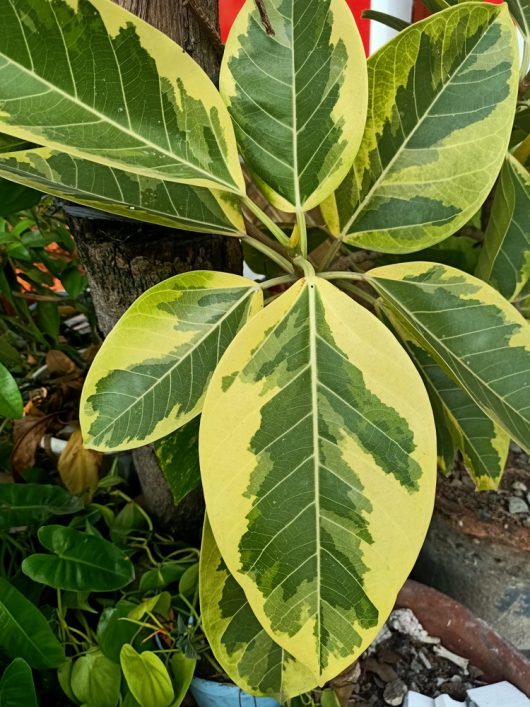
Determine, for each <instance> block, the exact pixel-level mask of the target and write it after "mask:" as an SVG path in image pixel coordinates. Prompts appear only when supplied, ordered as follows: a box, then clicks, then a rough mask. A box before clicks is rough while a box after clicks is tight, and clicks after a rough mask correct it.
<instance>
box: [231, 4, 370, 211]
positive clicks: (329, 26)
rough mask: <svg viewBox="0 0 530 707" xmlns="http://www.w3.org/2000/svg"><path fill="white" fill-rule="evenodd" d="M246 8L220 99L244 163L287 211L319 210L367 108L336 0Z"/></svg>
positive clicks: (344, 15) (360, 60)
mask: <svg viewBox="0 0 530 707" xmlns="http://www.w3.org/2000/svg"><path fill="white" fill-rule="evenodd" d="M264 7H265V10H266V12H267V15H268V17H269V20H270V24H271V28H272V31H271V30H270V29H269V31H267V27H266V26H265V25H264V23H263V22H262V20H261V18H260V12H259V9H258V7H257V3H256V2H255V1H254V0H247V2H246V4H245V5H244V6H243V9H242V10H241V12H240V14H239V16H238V18H237V20H236V22H235V24H234V26H233V28H232V31H231V33H230V37H229V40H228V43H227V45H226V50H225V56H224V61H223V66H222V70H221V77H220V84H221V94H222V96H223V98H224V100H225V102H226V104H227V106H228V109H229V111H230V114H231V116H232V119H233V120H234V123H235V126H236V136H237V139H238V143H239V146H240V148H241V152H242V153H243V156H244V158H245V161H246V163H247V164H248V166H249V168H250V169H251V170H252V172H253V173H254V174H256V175H257V177H258V179H257V181H258V183H259V184H260V186H261V187H262V188H263V191H264V193H265V194H266V195H267V197H268V198H269V200H270V201H271V202H272V203H273V204H274V205H275V206H277V207H279V208H281V209H283V210H285V211H301V210H308V209H311V208H313V207H314V206H317V205H318V204H319V203H320V202H321V201H322V200H323V199H324V198H325V197H326V196H328V195H329V194H330V193H331V192H332V191H333V190H334V189H335V188H336V187H337V186H338V185H339V184H340V183H341V181H342V179H343V178H344V177H345V176H346V173H347V171H348V170H349V169H350V167H351V165H352V162H353V158H354V156H355V154H356V152H357V149H358V147H359V144H360V141H361V137H362V133H363V128H364V122H365V119H366V106H367V79H366V60H365V58H364V50H363V47H362V44H361V40H360V37H359V33H358V31H357V28H356V26H355V23H354V21H353V17H352V15H351V12H350V11H349V9H348V7H347V5H346V3H345V2H344V0H264Z"/></svg>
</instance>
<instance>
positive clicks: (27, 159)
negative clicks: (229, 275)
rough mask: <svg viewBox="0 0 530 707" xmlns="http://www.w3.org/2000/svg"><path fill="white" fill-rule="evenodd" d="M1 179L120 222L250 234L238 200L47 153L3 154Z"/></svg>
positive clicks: (20, 151) (39, 149)
mask: <svg viewBox="0 0 530 707" xmlns="http://www.w3.org/2000/svg"><path fill="white" fill-rule="evenodd" d="M0 176H2V177H6V178H7V179H11V180H13V181H15V182H18V183H19V184H24V185H25V186H29V187H33V188H34V189H40V190H42V191H46V192H47V193H48V194H53V196H58V197H59V198H62V199H68V200H69V201H75V202H77V203H79V204H84V205H86V206H91V207H92V208H95V209H100V210H101V211H108V212H110V213H113V214H118V215H119V216H126V217H128V218H134V219H139V220H140V221H149V222H150V223H156V224H160V225H161V226H169V227H173V228H182V229H185V230H188V231H198V232H204V233H220V234H222V235H237V234H238V233H241V232H242V231H244V224H243V218H242V216H241V210H240V208H239V206H238V203H237V201H236V197H234V196H233V195H232V194H227V193H226V192H221V191H215V190H209V189H206V188H204V187H196V186H193V185H191V184H177V183H176V182H171V181H167V180H161V179H153V178H152V177H145V176H142V175H140V174H133V173H128V172H125V171H123V170H121V169H116V168H115V167H109V166H108V165H106V164H99V163H97V162H92V161H90V160H85V159H81V158H80V157H74V156H72V155H68V154H66V153H65V152H59V151H58V150H50V149H49V148H46V147H37V148H34V149H29V150H27V149H17V150H16V151H13V152H1V151H0Z"/></svg>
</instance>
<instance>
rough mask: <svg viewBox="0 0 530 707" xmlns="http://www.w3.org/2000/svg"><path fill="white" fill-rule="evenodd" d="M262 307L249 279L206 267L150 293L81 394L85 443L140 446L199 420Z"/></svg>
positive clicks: (112, 339) (114, 337)
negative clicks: (215, 375)
mask: <svg viewBox="0 0 530 707" xmlns="http://www.w3.org/2000/svg"><path fill="white" fill-rule="evenodd" d="M262 304H263V296H262V293H261V290H260V288H259V287H257V286H256V284H255V283H254V282H252V281H251V280H248V279H246V278H243V277H240V276H239V275H229V274H225V273H216V272H208V271H197V272H191V273H185V274H183V275H177V276H176V277H173V278H170V279H169V280H166V281H165V282H162V283H160V284H159V285H155V287H152V288H151V289H150V290H148V291H147V292H145V293H144V294H143V295H142V296H141V297H140V298H139V299H137V300H136V302H135V303H134V304H133V305H132V306H131V307H130V308H129V309H128V310H127V312H126V313H125V314H124V315H123V317H122V318H121V319H120V321H119V322H118V324H117V325H116V326H115V328H114V329H113V330H112V332H111V333H110V335H109V336H108V337H107V339H106V340H105V342H104V344H103V346H102V348H101V349H100V351H99V353H98V355H97V356H96V358H95V360H94V362H93V364H92V366H91V368H90V371H89V373H88V377H87V380H86V382H85V386H84V388H83V394H82V398H81V428H82V431H83V437H84V440H85V446H87V447H89V448H92V449H99V450H101V451H105V450H111V449H112V450H119V449H131V448H134V447H139V446H141V445H142V444H148V443H150V442H154V441H156V440H157V439H160V438H161V437H164V436H165V435H167V434H169V433H170V432H173V430H175V429H177V428H178V427H181V426H182V425H184V424H185V423H186V422H188V421H189V420H192V419H193V418H194V417H196V416H197V415H198V414H199V412H200V411H201V407H202V401H203V397H204V392H205V390H206V386H207V385H208V381H209V380H210V376H211V375H212V372H213V370H214V369H215V367H216V365H217V362H218V361H219V359H220V358H221V356H222V354H223V352H224V351H225V349H226V347H227V346H228V344H229V343H230V342H231V341H232V339H233V338H234V336H235V334H236V333H237V331H238V329H239V328H240V327H241V326H242V324H243V323H244V322H245V321H246V320H247V319H248V318H249V317H250V316H252V315H253V314H254V313H255V312H256V311H257V310H259V309H260V308H261V307H262Z"/></svg>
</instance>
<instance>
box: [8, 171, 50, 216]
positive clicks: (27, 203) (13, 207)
mask: <svg viewBox="0 0 530 707" xmlns="http://www.w3.org/2000/svg"><path fill="white" fill-rule="evenodd" d="M41 196H42V193H41V192H39V191H35V189H29V188H28V187H24V186H22V185H21V184H15V182H9V181H8V180H7V179H0V217H4V216H9V215H10V214H16V213H18V212H19V211H23V210H24V209H30V208H31V207H32V206H35V204H38V203H39V201H40V198H41Z"/></svg>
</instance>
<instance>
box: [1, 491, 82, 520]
mask: <svg viewBox="0 0 530 707" xmlns="http://www.w3.org/2000/svg"><path fill="white" fill-rule="evenodd" d="M82 508H83V502H82V500H81V499H80V498H79V497H78V496H71V495H70V494H69V493H68V491H65V489H62V488H61V487H60V486H52V485H51V484H0V530H9V528H17V527H19V526H23V525H37V524H39V525H40V524H41V523H45V522H46V521H47V520H48V519H49V518H51V517H53V516H62V515H68V514H70V513H77V511H80V510H81V509H82Z"/></svg>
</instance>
